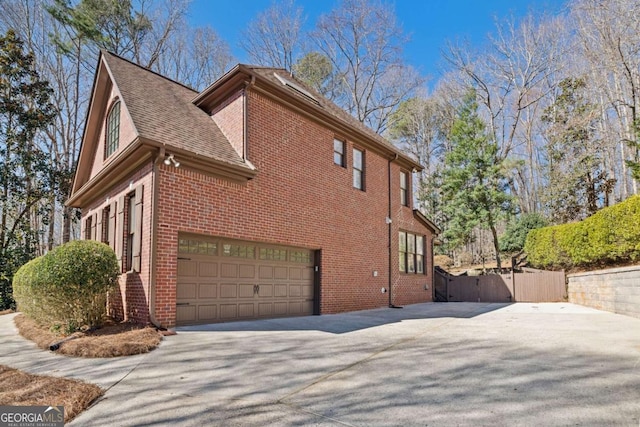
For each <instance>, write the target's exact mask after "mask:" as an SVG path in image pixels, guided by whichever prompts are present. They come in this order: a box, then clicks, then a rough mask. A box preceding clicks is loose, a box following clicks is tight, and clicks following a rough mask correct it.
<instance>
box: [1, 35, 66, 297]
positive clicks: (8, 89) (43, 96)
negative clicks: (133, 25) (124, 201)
mask: <svg viewBox="0 0 640 427" xmlns="http://www.w3.org/2000/svg"><path fill="white" fill-rule="evenodd" d="M51 93H52V92H51V89H50V88H49V84H48V82H46V81H42V80H41V79H40V77H39V75H38V73H37V72H36V71H35V70H34V67H33V57H32V56H31V55H28V54H25V53H24V52H23V43H22V41H21V40H20V39H19V38H18V37H17V36H16V35H15V33H14V32H13V31H12V30H9V31H8V32H7V33H6V35H4V36H2V37H0V309H6V308H9V307H12V306H13V298H12V293H11V281H12V277H13V274H14V273H15V271H16V270H17V269H18V268H19V267H20V266H21V265H22V264H24V263H25V262H27V261H28V260H29V259H31V258H33V256H34V254H35V243H36V241H37V238H36V235H35V230H34V229H33V226H32V217H36V216H38V213H39V212H38V209H40V208H41V207H42V206H41V204H40V202H41V201H42V200H43V199H45V197H46V196H47V194H48V193H49V192H50V189H51V186H52V182H51V181H52V175H53V174H52V173H51V168H50V167H49V166H50V164H49V163H48V162H47V158H48V157H47V155H46V154H45V153H43V152H42V151H41V150H40V149H39V147H38V145H37V144H36V137H37V136H38V133H39V132H40V131H41V130H42V129H44V128H45V127H46V126H48V125H49V124H50V123H51V121H52V120H53V117H54V115H55V108H54V106H53V105H52V103H51V101H50V97H51Z"/></svg>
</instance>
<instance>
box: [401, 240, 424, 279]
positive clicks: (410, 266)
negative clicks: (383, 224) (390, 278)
mask: <svg viewBox="0 0 640 427" xmlns="http://www.w3.org/2000/svg"><path fill="white" fill-rule="evenodd" d="M424 240H425V239H424V236H419V235H415V234H413V233H407V232H406V231H400V232H399V234H398V265H399V270H400V272H402V273H410V274H424Z"/></svg>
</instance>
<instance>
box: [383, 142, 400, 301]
mask: <svg viewBox="0 0 640 427" xmlns="http://www.w3.org/2000/svg"><path fill="white" fill-rule="evenodd" d="M397 159H398V153H395V155H394V157H393V158H391V159H389V162H388V163H387V181H388V187H389V191H388V193H389V194H388V198H389V200H388V203H389V211H388V214H387V227H388V229H389V237H388V238H389V271H388V276H389V285H388V287H389V292H388V294H389V308H402V307H398V306H395V305H393V299H392V296H391V294H392V289H393V281H392V279H391V275H392V273H393V267H392V265H393V262H392V261H393V258H392V256H393V248H392V245H391V236H392V234H391V233H392V232H393V228H392V225H393V224H392V223H393V220H392V218H391V162H393V161H395V160H397Z"/></svg>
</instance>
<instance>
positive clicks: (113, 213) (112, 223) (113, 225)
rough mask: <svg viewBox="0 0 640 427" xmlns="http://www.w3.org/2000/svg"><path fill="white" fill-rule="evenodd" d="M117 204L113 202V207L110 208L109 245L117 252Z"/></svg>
mask: <svg viewBox="0 0 640 427" xmlns="http://www.w3.org/2000/svg"><path fill="white" fill-rule="evenodd" d="M116 207H117V204H116V202H111V206H110V207H109V236H108V237H107V238H108V239H109V245H110V246H111V248H112V249H113V250H114V251H115V249H116V236H117V234H116V215H117V212H116Z"/></svg>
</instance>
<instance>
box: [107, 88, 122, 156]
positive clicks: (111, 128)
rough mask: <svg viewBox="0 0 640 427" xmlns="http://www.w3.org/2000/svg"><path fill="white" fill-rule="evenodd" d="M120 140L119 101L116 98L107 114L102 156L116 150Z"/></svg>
mask: <svg viewBox="0 0 640 427" xmlns="http://www.w3.org/2000/svg"><path fill="white" fill-rule="evenodd" d="M119 141H120V101H119V100H117V101H116V102H114V104H113V106H111V110H110V111H109V115H107V132H106V141H105V150H104V158H105V159H106V158H107V157H109V156H110V155H112V154H113V153H115V152H116V150H117V149H118V142H119Z"/></svg>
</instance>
